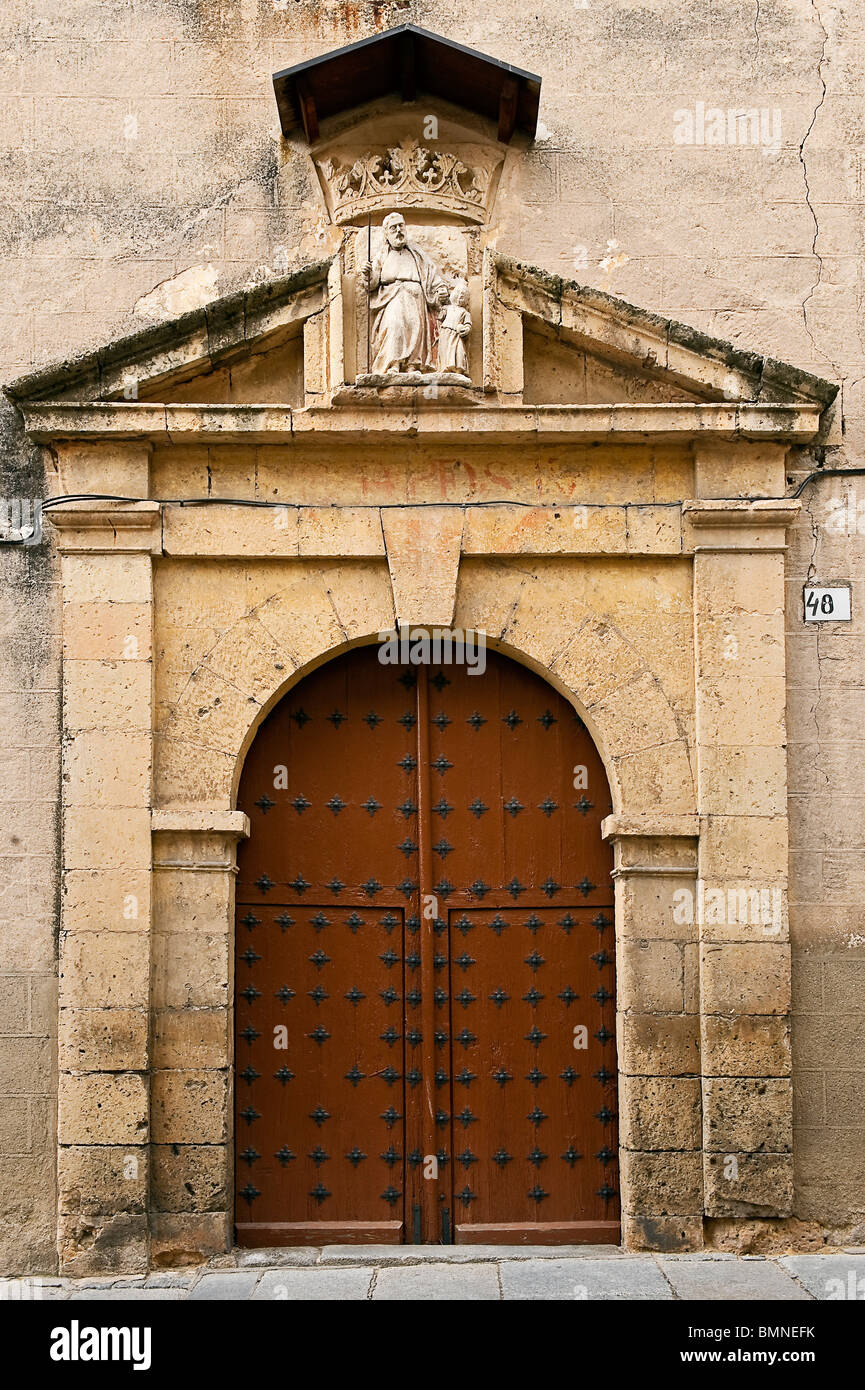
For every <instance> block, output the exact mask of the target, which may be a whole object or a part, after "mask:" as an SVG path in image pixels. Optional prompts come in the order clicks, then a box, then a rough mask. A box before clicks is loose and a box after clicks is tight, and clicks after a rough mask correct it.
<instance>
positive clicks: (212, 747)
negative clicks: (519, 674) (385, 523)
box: [157, 565, 696, 817]
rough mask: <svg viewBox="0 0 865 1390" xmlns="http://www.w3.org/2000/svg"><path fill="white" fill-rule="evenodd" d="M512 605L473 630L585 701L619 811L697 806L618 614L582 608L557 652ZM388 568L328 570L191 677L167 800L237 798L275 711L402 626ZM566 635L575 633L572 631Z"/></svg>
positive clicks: (682, 752)
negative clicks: (494, 625)
mask: <svg viewBox="0 0 865 1390" xmlns="http://www.w3.org/2000/svg"><path fill="white" fill-rule="evenodd" d="M517 607H518V605H517V604H515V605H514V606H513V608H512V616H511V620H510V621H509V622H507V623H505V624H504V625H501V624H499V625H498V626H499V627H500V629H501V630H500V632H499V633H498V634H496V635H490V632H489V628H488V627H487V626H486V625H485V617H486V615H485V614H484V613H483V612H477V613H476V614H472V615H471V617H472V618H473V621H472V622H471V623H469V622H468V621H467V619H468V618H469V616H470V615H469V614H467V613H465V612H462V613H460V614H458V616H459V617H460V618H461V622H462V625H463V626H465V627H466V630H473V631H476V632H484V633H485V634H486V635H487V640H488V642H489V644H490V645H491V646H494V647H495V648H496V649H497V650H500V651H501V652H502V653H503V654H505V655H508V656H510V657H512V658H513V659H514V660H516V661H518V662H520V663H521V664H523V665H526V666H529V667H530V668H531V669H533V670H535V671H536V672H537V673H538V674H539V675H541V676H542V677H543V678H544V679H546V680H547V681H549V682H550V684H551V685H552V686H553V687H554V688H555V689H557V690H559V692H560V693H561V694H562V695H563V696H564V697H565V698H566V699H567V700H568V701H569V702H570V703H571V704H572V705H573V706H574V708H575V710H576V711H577V713H578V714H579V715H580V717H581V718H582V719H583V720H584V722H585V724H586V726H587V728H588V729H589V732H590V733H591V735H592V738H593V739H594V741H595V744H596V746H597V748H598V752H599V754H600V756H601V758H602V760H603V762H604V765H605V769H606V771H607V775H608V778H609V781H610V788H611V792H612V796H613V805H614V809H615V812H616V814H617V815H628V816H652V817H657V816H659V815H662V816H663V815H669V816H674V815H675V816H680V815H683V814H693V812H694V811H695V806H696V797H695V789H694V779H693V774H692V768H691V760H690V757H689V750H688V744H687V740H686V738H685V735H684V733H683V731H682V728H681V727H680V723H679V720H678V718H677V716H676V713H675V711H674V710H673V708H672V706H671V704H670V702H669V700H668V699H667V696H666V694H665V693H664V690H663V687H662V685H661V682H660V680H659V679H658V677H657V675H656V674H655V673H654V672H653V671H651V670H650V669H649V667H648V666H647V664H646V662H645V660H644V659H643V658H642V657H641V655H640V654H639V653H638V652H637V651H636V650H635V648H634V647H633V645H632V644H631V643H629V642H628V641H627V639H626V638H625V637H624V636H623V635H622V633H621V632H620V631H619V630H618V629H617V628H616V627H615V626H614V625H613V624H612V623H610V622H609V621H607V620H605V619H602V618H599V617H597V616H595V615H593V614H591V613H589V612H587V611H582V612H580V611H575V610H574V606H573V605H571V613H570V620H569V625H568V627H567V628H566V629H562V628H559V632H560V638H559V641H558V644H557V645H556V647H555V649H554V650H551V648H550V643H549V641H548V640H547V639H546V638H545V636H544V631H543V625H542V624H540V623H534V624H533V623H532V622H531V614H530V613H526V612H525V611H523V612H521V613H520V621H516V620H515V617H514V614H515V613H516V611H517ZM393 623H394V610H393V602H392V595H391V591H390V584H389V580H388V575H387V571H386V569H385V568H384V566H372V565H364V566H358V565H355V566H351V567H350V568H349V567H347V566H344V565H343V566H316V567H315V568H314V569H309V570H306V571H305V573H304V574H303V575H302V576H298V577H297V578H295V579H294V580H292V581H291V582H290V583H289V584H288V585H283V586H281V587H280V589H279V590H278V591H277V592H276V593H274V594H273V595H271V596H270V597H268V598H267V599H266V600H264V601H263V602H262V603H260V604H259V605H258V606H257V607H256V608H254V609H253V610H251V611H249V612H248V613H246V614H244V615H242V616H241V617H239V618H238V620H237V621H236V622H235V623H234V624H233V625H232V626H231V627H229V628H227V629H226V630H225V631H224V632H223V633H222V634H221V636H220V637H219V639H218V641H217V642H216V643H215V645H214V646H213V648H211V650H210V651H209V652H208V653H207V655H206V657H205V658H204V659H203V661H201V662H200V663H199V665H198V666H197V667H196V668H195V669H194V670H193V672H192V673H191V675H190V677H189V680H188V681H187V684H186V686H185V688H184V690H183V692H182V694H181V697H180V699H179V700H178V701H177V703H176V704H175V705H174V706H173V707H172V709H171V711H170V713H169V714H168V716H167V718H166V720H165V723H164V725H163V727H162V728H161V729H160V730H159V731H158V755H157V796H158V799H159V801H160V802H161V804H163V805H165V804H173V805H177V804H178V798H177V796H176V794H175V789H178V790H179V789H180V788H181V787H182V788H183V792H184V797H185V799H186V800H187V802H192V803H195V804H199V805H200V804H203V803H209V804H211V805H214V806H219V807H222V808H225V809H229V808H232V807H233V806H234V805H235V801H236V795H237V787H238V783H239V779H240V773H241V770H242V767H243V762H244V758H245V756H246V753H247V752H248V750H249V747H250V745H251V743H252V740H253V739H254V737H255V734H256V732H257V730H258V728H259V727H260V725H261V724H262V722H263V720H264V719H265V718H266V717H267V715H268V714H269V713H270V711H271V710H272V709H273V707H274V706H275V705H276V704H277V703H278V701H279V700H280V699H282V698H283V696H284V695H285V694H286V693H287V692H288V691H289V690H290V689H291V688H292V687H293V686H295V685H297V684H298V683H299V682H300V681H301V680H302V679H303V678H304V676H305V675H307V674H308V673H309V672H311V671H313V670H315V668H316V667H317V666H319V665H321V664H322V663H323V662H325V661H328V660H331V659H332V658H334V657H336V656H338V655H339V654H340V653H341V652H344V651H346V650H348V649H349V648H351V647H353V646H359V645H363V644H365V643H369V642H374V641H376V640H377V637H378V634H379V633H380V632H382V631H385V630H388V629H390V628H392V626H393ZM562 632H564V637H562V636H561V633H562Z"/></svg>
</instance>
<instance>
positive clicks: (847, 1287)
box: [0, 1245, 865, 1302]
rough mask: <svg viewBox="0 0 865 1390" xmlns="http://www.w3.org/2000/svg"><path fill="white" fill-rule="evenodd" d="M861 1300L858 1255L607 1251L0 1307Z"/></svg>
mask: <svg viewBox="0 0 865 1390" xmlns="http://www.w3.org/2000/svg"><path fill="white" fill-rule="evenodd" d="M4 1298H5V1299H9V1300H12V1299H15V1298H22V1299H23V1298H42V1299H57V1300H65V1301H74V1300H92V1299H121V1300H126V1301H131V1300H179V1299H191V1300H193V1301H198V1300H202V1299H208V1300H213V1299H227V1300H232V1301H237V1300H240V1301H246V1300H249V1299H251V1300H252V1301H253V1302H256V1301H259V1300H268V1299H270V1300H274V1299H289V1300H298V1299H303V1300H331V1299H333V1300H335V1299H341V1300H343V1299H372V1300H377V1299H391V1300H403V1299H427V1300H428V1299H466V1298H468V1299H485V1300H501V1299H553V1300H555V1299H567V1300H571V1299H604V1300H607V1299H662V1300H669V1299H701V1300H714V1299H749V1300H750V1299H753V1300H762V1299H766V1300H785V1299H795V1300H813V1299H821V1300H823V1299H841V1298H844V1299H850V1298H858V1299H865V1250H863V1249H861V1248H860V1249H857V1250H849V1251H836V1252H834V1253H832V1254H819V1255H781V1256H776V1257H773V1258H767V1257H763V1256H756V1255H745V1256H736V1255H726V1254H720V1253H716V1252H711V1251H709V1252H701V1253H700V1254H692V1255H631V1254H626V1253H624V1252H623V1251H621V1250H618V1249H614V1248H611V1247H610V1246H579V1247H574V1246H558V1247H551V1246H518V1247H517V1246H507V1247H503V1246H479V1245H475V1246H451V1247H442V1246H410V1245H409V1246H406V1245H403V1246H392V1245H391V1246H365V1247H363V1248H361V1247H358V1246H346V1245H330V1246H325V1247H324V1248H323V1249H281V1250H247V1251H238V1252H236V1253H235V1254H234V1255H229V1256H223V1257H220V1259H218V1260H216V1261H212V1262H211V1263H210V1264H209V1265H202V1266H198V1267H196V1268H194V1269H191V1268H187V1269H177V1270H162V1271H159V1272H155V1273H153V1274H150V1275H148V1276H147V1277H144V1276H140V1277H127V1278H116V1277H115V1278H102V1279H95V1278H93V1279H60V1278H56V1277H46V1278H42V1279H35V1278H34V1279H31V1280H8V1281H7V1280H0V1299H4Z"/></svg>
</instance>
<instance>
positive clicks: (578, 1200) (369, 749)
mask: <svg viewBox="0 0 865 1390" xmlns="http://www.w3.org/2000/svg"><path fill="white" fill-rule="evenodd" d="M379 651H380V649H379V648H378V647H363V648H359V649H355V650H352V651H350V652H348V653H346V654H345V655H342V656H340V657H338V658H336V659H334V660H333V661H331V662H329V663H327V664H326V665H324V666H322V667H320V668H319V669H318V670H316V671H315V672H314V673H313V674H311V675H309V676H308V677H306V678H305V679H304V680H303V681H302V682H301V683H300V684H299V685H298V686H296V687H295V688H294V689H293V690H292V691H291V692H290V693H289V694H288V695H287V696H286V697H285V698H284V699H283V700H282V701H281V702H280V704H279V705H278V706H277V707H276V708H275V709H274V710H273V711H272V713H271V714H270V715H269V716H268V718H267V719H266V721H265V722H264V723H263V724H262V726H261V729H260V730H259V732H258V734H257V735H256V738H255V740H254V742H253V745H252V747H251V749H250V751H249V754H248V757H247V759H246V764H245V767H244V771H243V775H242V780H241V784H240V793H239V799H238V805H239V807H240V808H241V809H242V810H244V811H245V812H246V813H247V815H248V816H249V818H250V822H251V827H252V829H251V835H250V838H249V840H248V841H247V842H246V843H245V844H244V845H243V846H242V847H241V849H240V853H239V864H238V879H237V945H236V987H235V988H236V1051H235V1057H236V1077H235V1091H236V1101H235V1110H236V1129H235V1140H236V1229H237V1239H238V1241H239V1242H240V1243H241V1244H245V1245H274V1244H315V1243H327V1242H331V1241H337V1242H352V1241H357V1242H382V1241H384V1242H390V1241H394V1242H399V1241H408V1242H424V1243H438V1242H445V1243H450V1242H453V1241H456V1242H457V1243H471V1242H475V1243H495V1242H537V1243H559V1242H574V1241H591V1242H598V1241H613V1242H615V1241H617V1240H618V1238H619V1225H618V1218H619V1199H618V1186H619V1184H618V1176H617V1173H618V1148H617V1125H616V1121H617V1116H616V1110H617V1106H616V1051H615V985H614V969H615V961H614V956H615V950H614V939H613V935H614V933H613V894H612V881H611V878H610V870H611V868H612V862H611V856H610V852H609V849H608V847H607V846H606V845H605V844H604V843H603V841H602V839H601V830H600V824H601V820H602V819H603V817H604V816H605V815H607V814H609V812H610V811H611V809H612V807H611V802H610V793H609V787H608V783H607V779H606V775H605V773H604V769H603V765H602V763H601V760H600V758H599V756H598V753H597V751H596V749H595V747H594V745H593V743H592V741H591V738H590V736H589V734H588V732H587V730H586V728H585V726H584V725H583V724H582V722H581V721H580V719H579V718H578V716H577V715H576V714H575V712H574V710H573V708H572V707H571V706H570V705H569V704H568V703H567V701H565V700H564V699H563V698H562V697H561V696H560V695H559V694H558V693H557V692H556V691H555V690H553V689H552V688H551V687H550V686H549V685H547V684H546V682H545V681H543V680H542V679H541V678H540V677H539V676H537V675H535V674H534V673H532V672H531V671H529V670H527V669H526V668H524V667H523V666H521V665H519V664H518V663H516V662H515V661H513V660H511V659H509V658H507V657H505V656H503V655H501V654H499V653H496V652H493V651H487V652H486V669H485V671H484V672H483V673H482V674H479V673H478V672H477V671H474V672H472V671H471V670H470V669H469V668H467V667H466V665H465V664H440V665H435V664H431V665H416V666H415V665H409V664H406V665H388V664H382V662H381V661H380V660H379Z"/></svg>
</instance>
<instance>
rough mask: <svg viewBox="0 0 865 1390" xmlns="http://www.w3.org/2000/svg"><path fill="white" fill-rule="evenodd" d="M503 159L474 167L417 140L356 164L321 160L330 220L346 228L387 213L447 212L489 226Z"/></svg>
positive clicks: (373, 153)
mask: <svg viewBox="0 0 865 1390" xmlns="http://www.w3.org/2000/svg"><path fill="white" fill-rule="evenodd" d="M501 162H502V161H501V160H500V159H499V160H495V159H492V160H488V161H486V162H485V163H477V164H474V165H472V166H471V167H469V165H467V164H465V163H464V162H463V160H462V159H461V158H460V157H459V156H458V155H456V154H453V153H449V152H447V151H444V150H434V149H430V148H429V147H428V146H426V145H420V144H418V142H417V141H416V140H412V141H409V142H408V143H406V144H402V145H397V146H394V147H392V148H390V149H386V150H381V151H378V152H370V153H368V154H364V155H359V156H358V158H357V159H355V160H354V161H353V163H351V164H349V163H340V162H337V161H335V160H334V159H326V160H324V161H316V164H317V167H318V170H319V173H320V175H321V179H322V183H323V185H324V191H325V196H326V198H327V202H328V208H329V211H330V215H331V217H332V218H333V220H334V222H336V223H337V224H338V225H343V224H345V223H346V222H355V221H358V220H362V219H365V218H366V217H367V216H368V215H369V214H370V213H372V212H379V211H381V210H383V209H385V208H410V209H411V208H418V209H424V210H426V211H430V212H445V213H450V214H451V215H452V216H455V217H459V218H463V219H464V220H466V221H468V222H477V223H482V222H486V220H487V218H488V217H489V213H490V201H491V194H492V193H493V192H494V190H495V178H494V175H496V174H497V173H498V171H499V169H500V168H501Z"/></svg>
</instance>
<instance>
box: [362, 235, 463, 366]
mask: <svg viewBox="0 0 865 1390" xmlns="http://www.w3.org/2000/svg"><path fill="white" fill-rule="evenodd" d="M382 228H383V231H384V238H385V239H384V245H383V246H382V248H381V250H380V251H379V253H378V255H377V256H376V257H375V259H374V260H372V261H369V260H367V261H365V262H364V263H363V264H362V266H361V271H360V279H361V282H362V284H363V287H364V289H365V291H366V293H367V295H368V297H369V313H370V373H369V375H370V376H371V377H372V378H381V377H391V378H393V377H397V378H399V379H401V380H403V381H405V380H407V379H409V378H417V377H418V376H420V377H428V376H430V375H432V376H436V377H443V378H446V379H450V380H451V381H454V382H456V383H464V384H465V385H468V384H469V380H468V357H467V353H466V343H467V339H468V335H469V333H470V331H471V326H472V320H471V314H470V313H469V311H468V308H467V305H468V285H467V284H466V282H465V280H461V279H457V280H455V282H454V283H453V285H450V286H449V285H448V284H447V282H446V281H445V279H444V277H443V276H442V274H441V272H440V271H439V270H438V268H437V266H436V265H435V264H434V262H433V261H432V260H431V259H430V257H429V256H428V255H427V254H426V252H425V251H423V250H422V249H421V248H420V247H419V246H418V245H416V243H415V242H412V241H409V240H408V237H407V234H406V225H405V219H404V218H403V216H402V213H399V212H391V213H389V214H388V216H387V217H386V218H385V219H384V222H383V223H382Z"/></svg>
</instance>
